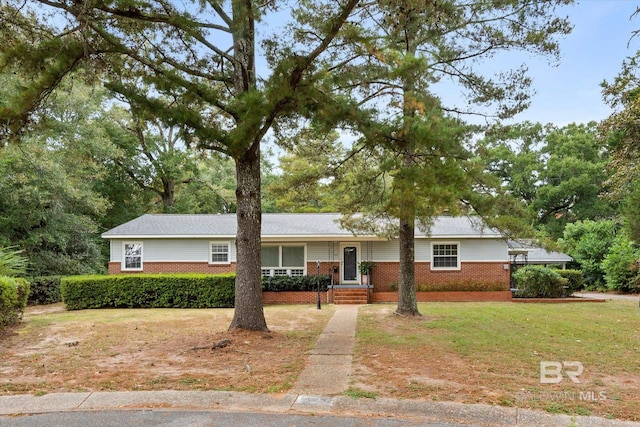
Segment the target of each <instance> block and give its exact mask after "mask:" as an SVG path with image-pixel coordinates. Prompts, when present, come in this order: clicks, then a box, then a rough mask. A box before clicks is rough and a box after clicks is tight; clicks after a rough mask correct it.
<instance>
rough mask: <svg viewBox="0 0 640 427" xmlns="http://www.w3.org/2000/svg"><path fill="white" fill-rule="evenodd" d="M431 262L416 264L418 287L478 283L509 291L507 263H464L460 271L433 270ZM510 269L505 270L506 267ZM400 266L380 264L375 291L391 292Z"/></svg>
mask: <svg viewBox="0 0 640 427" xmlns="http://www.w3.org/2000/svg"><path fill="white" fill-rule="evenodd" d="M430 264H431V263H429V262H416V265H415V272H416V286H420V285H427V286H428V285H429V283H456V282H457V283H462V282H465V281H478V282H486V283H501V284H504V287H505V290H508V289H509V277H510V266H509V264H508V263H505V262H463V263H462V264H461V268H460V270H440V271H439V270H431V269H430ZM505 264H506V265H508V266H509V268H507V269H506V270H505V268H504V265H505ZM399 270H400V266H399V264H398V263H397V262H378V263H376V266H375V267H374V269H373V271H372V273H371V283H373V287H374V291H376V292H388V291H391V290H392V289H391V284H392V283H395V284H397V283H398V274H399Z"/></svg>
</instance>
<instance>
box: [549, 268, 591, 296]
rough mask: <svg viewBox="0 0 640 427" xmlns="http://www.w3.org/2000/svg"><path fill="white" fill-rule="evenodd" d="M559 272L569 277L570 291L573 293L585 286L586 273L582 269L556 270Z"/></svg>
mask: <svg viewBox="0 0 640 427" xmlns="http://www.w3.org/2000/svg"><path fill="white" fill-rule="evenodd" d="M555 271H557V272H558V274H559V275H560V276H562V277H564V278H565V279H567V286H568V293H569V295H571V294H572V293H574V292H578V291H579V290H581V289H582V288H584V275H583V274H582V271H580V270H555Z"/></svg>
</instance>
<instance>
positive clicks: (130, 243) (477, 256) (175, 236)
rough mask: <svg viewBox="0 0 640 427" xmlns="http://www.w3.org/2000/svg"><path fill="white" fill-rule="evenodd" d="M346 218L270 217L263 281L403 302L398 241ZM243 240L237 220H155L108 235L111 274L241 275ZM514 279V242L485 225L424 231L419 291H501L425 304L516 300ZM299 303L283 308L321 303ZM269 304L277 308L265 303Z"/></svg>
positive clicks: (330, 297)
mask: <svg viewBox="0 0 640 427" xmlns="http://www.w3.org/2000/svg"><path fill="white" fill-rule="evenodd" d="M340 216H341V215H340V214H335V213H302V214H263V216H262V274H263V275H264V276H280V275H290V276H303V275H314V274H317V273H318V272H319V273H320V274H324V275H331V276H332V279H333V283H334V284H335V286H334V288H333V290H330V291H329V292H327V295H323V297H322V299H323V300H324V301H325V302H337V299H338V298H339V296H340V294H342V295H345V294H350V293H354V292H355V293H359V294H360V295H365V296H364V298H365V299H364V301H361V302H383V301H387V302H391V301H397V292H396V289H395V286H396V283H397V281H398V272H399V253H398V239H390V240H389V239H385V238H381V237H378V236H374V235H354V234H353V233H351V232H350V231H348V230H345V229H343V228H341V227H340V225H339V223H338V219H339V218H340ZM235 236H236V216H235V214H217V215H203V214H201V215H185V214H179V215H176V214H148V215H143V216H141V217H139V218H136V219H134V220H132V221H129V222H127V223H125V224H122V225H120V226H118V227H115V228H113V229H111V230H109V231H107V232H105V233H104V234H102V237H103V238H105V239H108V240H109V243H110V260H109V274H119V273H141V272H144V273H183V272H192V273H226V272H233V271H235V266H236V249H235ZM363 261H373V262H374V263H375V267H374V268H373V269H372V271H371V274H370V276H369V277H366V276H364V275H362V274H361V273H360V270H359V268H358V266H359V265H360V263H361V262H363ZM318 265H319V268H318ZM510 272H511V263H510V256H509V248H508V245H507V242H506V240H505V239H504V238H503V236H501V235H500V234H499V233H498V232H497V231H495V230H492V229H489V228H487V227H486V226H484V225H483V224H482V223H481V221H480V220H479V219H478V220H476V219H471V218H468V217H450V216H442V217H438V218H436V220H435V222H434V224H433V227H432V228H431V232H430V233H429V234H428V235H427V234H425V233H423V232H420V231H419V230H416V239H415V274H416V285H417V286H418V287H419V290H429V288H430V287H437V286H438V285H443V284H450V285H451V284H464V283H471V282H473V283H475V284H478V283H479V282H486V283H491V284H492V288H494V289H495V288H496V286H498V287H499V288H500V289H501V290H499V291H495V290H493V291H482V292H466V293H465V292H458V293H456V292H419V295H418V299H419V300H422V301H427V300H495V301H505V300H510V299H511V293H510V291H509V289H510V284H509V283H510ZM423 294H424V295H423ZM452 294H455V295H452ZM300 297H301V296H299V297H298V298H300ZM291 298H292V300H291V301H289V300H286V301H281V302H313V301H315V300H314V299H313V298H314V296H310V297H309V298H310V301H298V300H296V301H293V300H295V299H296V298H294V297H291ZM267 302H271V301H267V299H265V303H267Z"/></svg>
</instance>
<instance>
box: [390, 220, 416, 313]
mask: <svg viewBox="0 0 640 427" xmlns="http://www.w3.org/2000/svg"><path fill="white" fill-rule="evenodd" d="M398 237H399V246H400V276H399V278H398V308H397V309H396V313H397V314H401V315H404V316H420V312H419V311H418V303H417V299H416V286H415V249H414V239H415V219H413V218H412V219H411V220H406V219H400V234H399V236H398Z"/></svg>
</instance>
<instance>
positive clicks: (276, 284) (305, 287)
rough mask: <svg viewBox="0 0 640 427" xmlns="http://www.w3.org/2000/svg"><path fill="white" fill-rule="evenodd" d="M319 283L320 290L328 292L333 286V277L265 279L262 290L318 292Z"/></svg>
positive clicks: (263, 279) (278, 277)
mask: <svg viewBox="0 0 640 427" xmlns="http://www.w3.org/2000/svg"><path fill="white" fill-rule="evenodd" d="M318 282H319V283H320V290H321V291H326V290H327V289H328V288H329V285H331V276H329V275H326V276H324V275H320V276H295V277H289V276H275V277H263V278H262V290H263V291H265V292H285V291H307V292H308V291H317V290H318Z"/></svg>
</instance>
